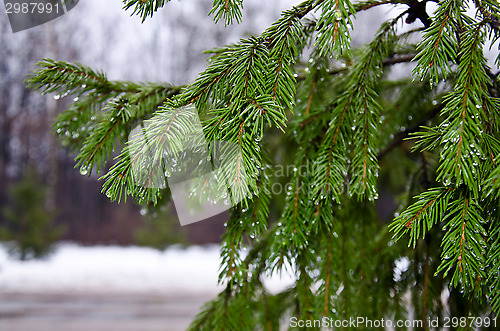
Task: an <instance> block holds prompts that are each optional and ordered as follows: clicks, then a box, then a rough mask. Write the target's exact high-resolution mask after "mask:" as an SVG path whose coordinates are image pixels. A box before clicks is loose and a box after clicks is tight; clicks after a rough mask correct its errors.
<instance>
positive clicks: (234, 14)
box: [208, 0, 243, 25]
mask: <svg viewBox="0 0 500 331" xmlns="http://www.w3.org/2000/svg"><path fill="white" fill-rule="evenodd" d="M241 8H243V0H214V3H213V6H212V9H211V10H210V12H209V13H208V14H209V15H212V14H215V17H214V20H215V22H219V20H220V19H221V18H223V19H224V23H225V24H226V25H228V24H233V21H234V20H236V22H237V23H240V22H241Z"/></svg>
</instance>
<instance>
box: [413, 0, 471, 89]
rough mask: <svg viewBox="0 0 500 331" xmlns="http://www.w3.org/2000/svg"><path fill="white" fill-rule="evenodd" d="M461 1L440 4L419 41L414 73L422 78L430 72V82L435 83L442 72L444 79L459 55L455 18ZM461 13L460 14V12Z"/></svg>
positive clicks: (449, 0)
mask: <svg viewBox="0 0 500 331" xmlns="http://www.w3.org/2000/svg"><path fill="white" fill-rule="evenodd" d="M460 3H461V1H455V0H445V1H442V2H441V3H440V4H439V7H438V10H437V11H436V14H435V17H434V18H433V21H432V24H431V26H430V27H429V28H428V29H427V30H426V31H425V33H424V37H423V40H422V41H421V42H420V43H419V45H418V47H417V50H418V54H417V56H416V58H415V59H416V60H417V61H418V63H417V66H416V67H415V69H414V70H413V74H414V75H419V76H420V77H421V78H423V77H425V76H426V75H427V74H428V73H430V82H431V84H435V83H437V81H438V77H440V75H441V74H442V75H443V76H444V79H446V77H447V75H448V74H449V72H450V71H451V66H450V62H452V61H455V59H456V57H457V53H458V51H457V47H456V45H457V44H458V41H457V39H456V37H455V33H454V31H455V28H454V20H455V15H457V14H456V13H457V12H460ZM458 15H460V14H458Z"/></svg>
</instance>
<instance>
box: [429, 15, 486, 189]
mask: <svg viewBox="0 0 500 331" xmlns="http://www.w3.org/2000/svg"><path fill="white" fill-rule="evenodd" d="M460 46H461V52H460V53H459V69H458V70H459V76H458V78H457V81H456V83H455V88H454V91H452V92H450V93H449V95H448V96H446V97H445V102H446V106H445V109H444V110H443V113H448V114H449V117H448V119H446V120H445V122H444V124H443V127H444V132H443V143H444V146H443V147H444V148H443V150H442V152H441V158H442V162H441V164H440V166H439V168H438V170H437V172H438V178H437V180H438V181H445V182H447V183H449V182H450V181H451V179H452V178H454V179H455V185H456V186H458V185H461V183H462V182H463V183H465V185H467V186H468V187H469V188H470V189H471V190H472V191H473V192H474V193H475V194H476V196H478V194H479V187H478V185H477V180H476V179H477V177H478V175H479V174H478V173H477V172H476V167H477V165H479V164H480V162H481V161H480V156H482V155H484V152H483V150H482V147H481V144H480V143H479V141H478V138H479V137H481V133H482V132H483V131H484V128H483V125H484V124H483V123H484V120H482V119H484V111H483V110H482V107H483V106H482V104H481V103H482V99H485V98H489V96H488V95H487V93H488V89H487V88H486V86H487V82H488V81H489V78H488V76H487V74H486V72H485V69H484V68H485V66H486V59H485V58H484V55H483V50H482V46H483V33H482V30H481V26H480V25H476V24H470V25H468V26H467V27H464V32H463V33H462V34H461V45H460Z"/></svg>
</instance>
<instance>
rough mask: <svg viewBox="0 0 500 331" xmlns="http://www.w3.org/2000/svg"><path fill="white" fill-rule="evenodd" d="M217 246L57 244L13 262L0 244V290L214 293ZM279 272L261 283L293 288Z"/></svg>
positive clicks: (289, 279)
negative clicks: (47, 252)
mask: <svg viewBox="0 0 500 331" xmlns="http://www.w3.org/2000/svg"><path fill="white" fill-rule="evenodd" d="M219 263H220V257H219V248H218V247H217V246H191V247H188V248H181V247H171V248H168V249H166V250H164V251H158V250H154V249H151V248H143V247H135V246H131V247H117V246H94V247H82V246H78V245H76V244H69V243H64V244H60V245H59V246H58V247H57V249H56V251H55V252H54V254H52V255H51V256H50V257H49V258H47V259H46V260H32V261H24V262H22V261H16V260H11V259H9V257H8V254H7V251H6V248H5V246H3V245H0V293H1V292H19V293H30V292H31V293H33V292H51V293H54V292H56V293H58V292H60V293H66V292H91V293H103V292H105V293H122V292H124V293H158V294H160V293H161V294H183V295H186V294H193V295H194V294H198V295H199V294H207V295H216V294H217V293H219V292H220V291H221V290H222V289H223V287H222V286H218V285H217V280H218V272H219ZM293 283H294V277H292V276H290V275H288V274H287V273H283V275H282V277H279V276H278V275H273V277H268V278H266V279H265V280H264V284H265V286H266V288H267V289H268V290H269V291H270V292H272V293H278V292H279V291H282V290H284V289H286V288H287V287H289V286H291V285H293Z"/></svg>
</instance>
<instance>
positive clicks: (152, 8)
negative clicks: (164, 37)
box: [123, 0, 170, 23]
mask: <svg viewBox="0 0 500 331" xmlns="http://www.w3.org/2000/svg"><path fill="white" fill-rule="evenodd" d="M169 1H170V0H123V9H125V10H129V9H130V8H131V7H134V6H135V7H134V11H133V12H132V14H131V15H135V14H137V15H139V16H140V17H141V19H142V22H143V23H144V21H145V20H146V18H147V17H148V16H150V17H153V14H154V13H155V12H157V11H158V9H160V8H162V7H163V6H164V5H165V4H166V3H167V2H169Z"/></svg>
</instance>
